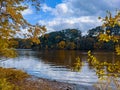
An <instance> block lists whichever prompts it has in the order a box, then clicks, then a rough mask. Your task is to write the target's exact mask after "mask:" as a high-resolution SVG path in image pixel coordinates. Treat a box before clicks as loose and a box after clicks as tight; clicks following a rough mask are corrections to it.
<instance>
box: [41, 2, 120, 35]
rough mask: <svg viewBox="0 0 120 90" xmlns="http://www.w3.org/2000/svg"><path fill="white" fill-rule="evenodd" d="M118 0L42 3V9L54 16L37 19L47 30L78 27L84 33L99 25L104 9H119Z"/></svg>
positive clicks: (104, 13)
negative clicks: (51, 4)
mask: <svg viewBox="0 0 120 90" xmlns="http://www.w3.org/2000/svg"><path fill="white" fill-rule="evenodd" d="M119 3H120V0H99V1H98V0H63V2H62V3H59V4H57V5H56V6H55V7H54V8H52V7H49V6H47V5H46V4H44V5H43V6H42V10H43V11H44V12H45V13H48V12H49V13H50V14H51V15H53V16H54V18H51V19H50V20H49V19H44V20H39V23H40V24H42V25H46V27H47V28H48V32H51V31H56V30H62V29H67V28H78V29H80V30H81V31H82V32H83V33H85V32H86V31H87V30H89V29H90V28H94V27H96V26H99V25H101V22H100V21H99V20H98V17H99V16H102V17H104V16H105V15H106V10H110V11H111V12H113V11H115V10H116V8H118V9H119V5H118V4H119Z"/></svg>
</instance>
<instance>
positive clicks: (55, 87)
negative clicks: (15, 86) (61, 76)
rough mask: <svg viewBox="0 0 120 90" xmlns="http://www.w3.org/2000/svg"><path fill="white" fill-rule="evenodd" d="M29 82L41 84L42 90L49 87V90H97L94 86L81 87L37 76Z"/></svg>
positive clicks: (29, 79) (32, 77)
mask: <svg viewBox="0 0 120 90" xmlns="http://www.w3.org/2000/svg"><path fill="white" fill-rule="evenodd" d="M27 80H28V81H31V82H34V83H36V84H41V89H40V90H46V89H45V88H47V87H48V88H49V90H95V88H94V87H93V86H84V85H80V84H72V83H66V82H60V81H56V80H50V79H45V78H39V77H36V76H31V77H30V78H28V79H27ZM42 87H43V88H42ZM36 90H37V89H36ZM38 90H39V89H38Z"/></svg>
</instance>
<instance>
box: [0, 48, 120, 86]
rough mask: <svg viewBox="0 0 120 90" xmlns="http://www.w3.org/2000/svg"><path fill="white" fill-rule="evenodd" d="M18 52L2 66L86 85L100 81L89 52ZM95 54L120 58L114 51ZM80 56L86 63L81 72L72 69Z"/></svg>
mask: <svg viewBox="0 0 120 90" xmlns="http://www.w3.org/2000/svg"><path fill="white" fill-rule="evenodd" d="M18 53H19V56H18V57H16V58H13V59H5V60H3V61H1V62H0V66H2V67H6V68H17V69H22V70H24V71H25V72H27V73H29V74H30V75H34V76H37V77H40V78H47V79H51V80H56V81H61V82H68V83H74V84H81V85H85V86H86V85H87V86H88V85H90V86H91V85H93V84H94V83H96V82H97V81H98V76H97V75H96V72H95V70H94V68H92V67H91V65H90V64H89V63H88V62H87V52H80V51H74V50H56V51H52V50H50V51H48V50H45V51H39V52H38V51H32V50H18ZM93 54H94V55H95V56H96V57H97V59H98V60H99V61H100V62H103V61H106V62H111V63H114V62H115V61H116V60H119V59H120V57H119V56H116V55H115V53H113V52H94V53H93ZM78 56H79V57H80V59H81V62H82V63H84V65H83V66H81V67H80V68H81V69H80V71H79V72H75V71H73V70H72V67H73V64H74V63H75V62H76V60H75V59H76V57H78Z"/></svg>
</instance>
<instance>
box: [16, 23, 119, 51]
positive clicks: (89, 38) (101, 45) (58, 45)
mask: <svg viewBox="0 0 120 90" xmlns="http://www.w3.org/2000/svg"><path fill="white" fill-rule="evenodd" d="M106 30H107V32H109V35H114V36H115V37H117V38H119V36H120V26H118V25H116V26H115V27H107V28H106ZM101 33H104V30H103V28H102V26H98V27H95V28H93V29H90V30H88V32H87V35H84V36H83V35H82V32H81V31H80V30H78V29H65V30H61V31H56V32H50V33H47V34H44V35H42V36H41V37H39V40H40V44H35V43H32V41H31V40H29V39H20V38H16V41H17V45H16V46H15V47H16V48H19V49H33V50H45V49H54V50H61V49H62V50H108V51H109V50H110V51H114V49H115V45H116V43H115V42H114V41H112V40H110V41H108V42H106V41H100V40H99V34H101ZM118 43H120V40H119V42H118Z"/></svg>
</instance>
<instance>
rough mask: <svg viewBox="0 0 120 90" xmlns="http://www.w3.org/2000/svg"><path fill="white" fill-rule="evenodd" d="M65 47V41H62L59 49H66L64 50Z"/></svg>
mask: <svg viewBox="0 0 120 90" xmlns="http://www.w3.org/2000/svg"><path fill="white" fill-rule="evenodd" d="M65 45H66V43H65V41H60V42H59V43H58V48H59V49H64V48H65Z"/></svg>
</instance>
